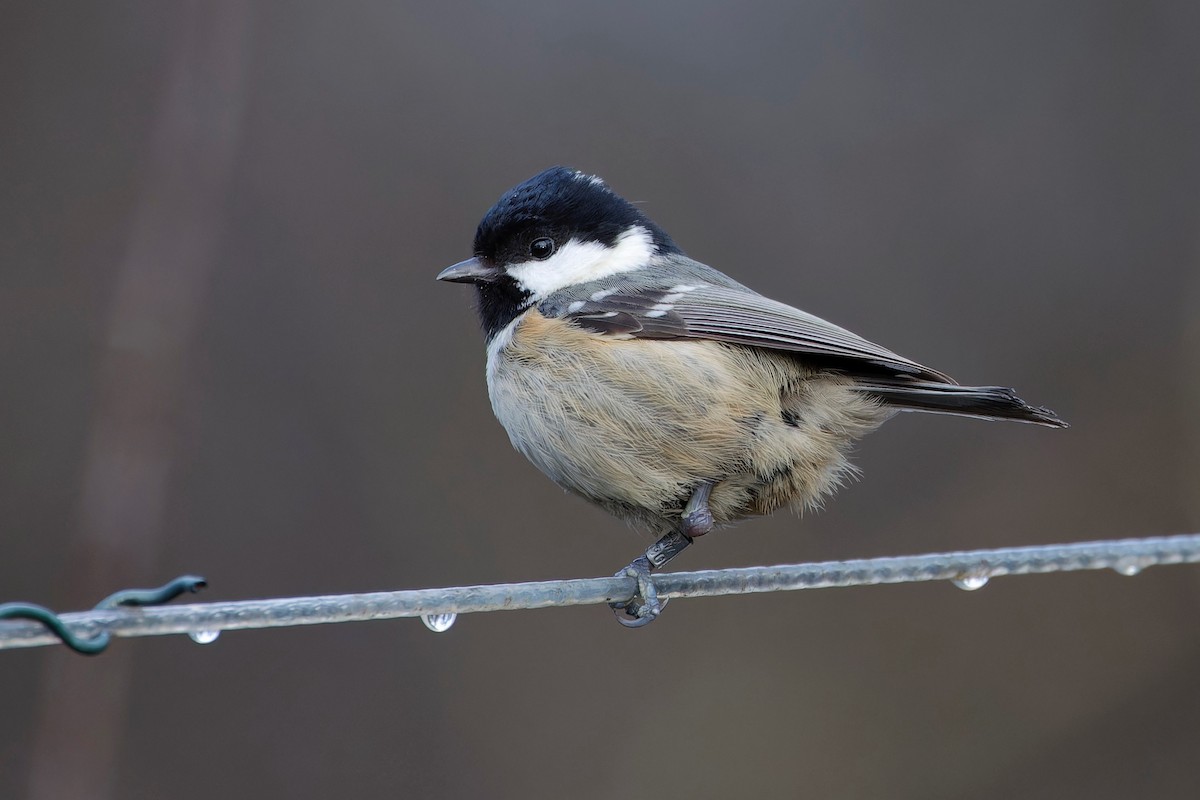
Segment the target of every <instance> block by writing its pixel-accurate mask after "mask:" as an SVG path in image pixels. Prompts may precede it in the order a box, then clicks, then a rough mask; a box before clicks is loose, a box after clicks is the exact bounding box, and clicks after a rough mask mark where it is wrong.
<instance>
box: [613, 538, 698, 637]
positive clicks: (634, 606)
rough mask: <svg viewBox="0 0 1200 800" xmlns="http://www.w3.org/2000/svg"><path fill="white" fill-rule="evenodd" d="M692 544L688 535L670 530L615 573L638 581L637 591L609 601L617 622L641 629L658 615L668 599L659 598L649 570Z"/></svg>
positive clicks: (661, 564)
mask: <svg viewBox="0 0 1200 800" xmlns="http://www.w3.org/2000/svg"><path fill="white" fill-rule="evenodd" d="M691 543H692V538H691V537H690V536H688V535H687V534H684V533H681V532H679V531H672V532H671V533H668V534H667V535H666V536H664V537H662V538H661V539H659V540H658V541H657V542H655V543H654V544H652V545H650V546H649V547H648V548H646V553H645V555H642V556H638V557H637V558H635V559H634V560H633V561H632V562H631V563H630V564H629V566H627V567H625V569H623V570H621V571H620V572H618V573H617V577H619V578H625V577H628V578H634V579H636V580H637V590H636V591H635V592H634V593H633V597H631V598H629V599H628V600H625V601H622V602H619V603H609V607H610V608H611V609H612V610H613V613H614V614H616V617H617V622H619V623H621V624H622V625H624V626H625V627H626V628H640V627H642V626H643V625H649V624H650V623H651V622H653V621H654V620H655V619H657V618H658V615H659V614H661V613H662V610H663V609H664V608H665V607H666V605H667V601H666V600H662V601H660V600H659V599H658V590H657V589H656V588H655V586H654V579H653V578H652V577H651V575H650V573H651V571H653V570H656V569H659V568H660V567H662V566H663V565H664V564H666V563H667V562H668V561H670V560H671V559H672V558H674V557H675V556H677V555H679V553H681V552H682V551H683V549H684V548H685V547H687V546H688V545H689V544H691Z"/></svg>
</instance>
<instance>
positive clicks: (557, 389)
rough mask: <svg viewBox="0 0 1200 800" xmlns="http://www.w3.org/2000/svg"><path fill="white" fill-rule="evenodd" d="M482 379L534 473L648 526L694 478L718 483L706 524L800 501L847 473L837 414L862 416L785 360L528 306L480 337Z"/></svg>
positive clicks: (681, 498) (833, 385)
mask: <svg viewBox="0 0 1200 800" xmlns="http://www.w3.org/2000/svg"><path fill="white" fill-rule="evenodd" d="M487 380H488V393H489V396H490V398H491V402H492V408H493V410H494V411H495V414H496V417H497V419H499V421H500V423H501V424H502V425H503V426H504V428H505V430H506V431H507V432H508V435H509V438H510V439H511V440H512V443H513V445H514V446H515V447H516V448H517V449H518V450H520V451H521V452H522V453H523V454H524V455H525V456H526V457H528V458H529V459H530V460H531V461H532V462H533V463H534V465H536V466H537V467H538V468H539V469H541V470H542V471H543V472H544V473H546V474H547V475H548V476H549V477H550V478H552V479H553V480H555V481H556V482H557V483H559V484H560V485H562V486H564V487H565V488H567V489H570V490H571V491H574V492H576V493H578V494H580V495H582V496H584V497H586V498H588V499H590V500H592V501H594V502H597V503H600V504H601V505H603V506H605V507H606V508H608V509H609V510H610V511H613V512H614V513H617V514H618V515H621V516H625V517H627V518H630V519H632V520H634V521H638V522H649V523H662V524H661V525H659V527H663V526H665V525H666V523H665V522H664V520H669V519H670V518H671V517H672V516H673V515H674V516H677V514H678V510H679V509H681V508H682V506H683V505H684V504H685V503H686V502H687V499H688V496H689V495H690V493H691V491H692V490H693V489H694V488H695V486H696V485H697V484H698V483H699V482H702V481H715V482H717V486H716V488H715V489H714V491H713V496H712V501H711V504H712V508H713V512H714V517H715V518H716V519H717V521H718V522H728V521H731V520H733V519H737V518H739V517H741V516H745V515H746V514H749V513H756V514H757V513H768V512H769V511H770V510H773V508H774V507H775V506H778V505H780V504H782V503H787V502H810V501H812V500H813V499H814V497H815V496H816V495H817V494H820V493H821V492H823V491H825V490H827V489H828V486H827V484H829V482H830V481H836V479H837V475H836V474H834V473H837V472H839V471H840V470H842V469H844V468H845V465H844V459H842V456H841V452H842V450H843V449H844V448H845V446H846V445H848V444H849V441H850V438H852V437H851V436H850V435H849V433H848V430H849V429H847V428H846V427H845V426H844V425H842V427H841V428H840V429H839V428H838V426H839V425H841V424H842V422H844V420H843V419H842V417H844V416H845V413H844V412H843V411H842V410H840V409H839V407H840V406H845V407H846V409H845V410H846V411H850V412H854V411H858V412H869V411H870V409H869V408H864V406H863V402H862V401H861V400H860V399H858V397H857V395H855V394H854V393H853V392H850V391H848V390H847V389H845V387H844V385H843V382H839V380H838V379H836V378H832V377H830V376H820V375H817V374H815V373H813V372H811V371H810V370H807V369H805V368H804V367H803V366H802V365H801V364H799V363H798V362H797V361H796V360H795V359H794V358H791V357H789V356H786V355H782V354H778V353H773V352H771V351H763V350H758V349H755V348H745V347H737V346H730V345H725V344H720V343H717V342H712V341H706V340H670V341H663V340H649V339H618V338H612V337H605V336H601V335H598V334H595V333H591V332H588V331H585V330H582V329H580V328H578V327H576V326H575V325H574V324H572V323H570V322H567V321H564V320H561V319H556V318H548V317H545V316H543V315H542V314H541V313H539V312H538V310H537V309H536V308H534V309H531V310H529V311H527V312H526V313H525V314H523V315H522V316H520V317H518V318H517V319H516V320H514V321H513V322H512V323H511V324H509V325H508V326H507V327H506V328H504V329H503V330H501V331H500V332H499V333H497V334H496V335H495V336H494V337H492V339H491V341H490V342H489V344H488V358H487ZM867 416H870V414H867ZM870 427H873V424H871V425H870ZM864 432H865V430H864ZM826 473H829V474H828V475H826ZM772 487H775V488H772Z"/></svg>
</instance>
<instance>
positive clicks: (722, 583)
mask: <svg viewBox="0 0 1200 800" xmlns="http://www.w3.org/2000/svg"><path fill="white" fill-rule="evenodd" d="M1197 562H1200V534H1185V535H1180V536H1164V537H1153V538H1144V539H1123V540H1119V541H1101V542H1082V543H1078V544H1063V545H1042V546H1036V547H1014V548H1000V549H996V550H974V551H969V552H956V553H935V554H929V555H920V556H903V557H899V558H872V559H862V560H856V561H827V562H822V563H815V564H785V565H780V566H774V567H747V568H740V569H720V570H707V571H702V572H670V573H664V574H661V575H656V576H655V578H654V582H655V586H656V587H657V588H658V593H659V596H660V597H665V598H682V597H713V596H717V595H726V594H753V593H757V592H779V591H792V590H795V589H824V588H831V587H835V586H869V585H875V584H882V583H913V582H918V581H939V580H949V581H953V582H954V583H955V584H956V585H958V586H959V587H960V588H963V589H977V588H979V587H981V586H983V585H984V584H985V583H987V581H988V580H989V579H991V578H997V577H1000V576H1003V575H1027V574H1033V573H1044V572H1070V571H1073V570H1085V569H1113V570H1116V571H1117V572H1119V573H1120V574H1122V575H1135V574H1137V573H1138V572H1140V571H1141V570H1143V569H1145V568H1146V567H1150V566H1159V565H1165V564H1192V563H1197ZM634 584H635V581H634V579H633V578H628V577H619V578H618V577H613V578H582V579H576V580H560V581H543V582H538V583H509V584H496V585H490V586H459V587H452V588H445V589H415V590H406V591H397V592H371V593H366V594H343V595H326V596H315V597H292V598H281V599H272V600H244V601H237V602H224V603H195V604H191V605H179V606H149V607H145V608H135V609H124V608H122V609H95V610H92V611H81V612H74V613H68V614H62V615H61V620H62V622H63V623H64V624H65V625H66V626H67V627H68V628H70V629H71V631H73V632H74V633H75V634H76V635H77V636H80V637H94V636H100V635H102V634H104V633H106V632H107V633H109V634H111V635H113V636H161V635H165V634H179V633H186V634H189V635H190V636H191V637H192V638H193V639H194V640H195V641H198V642H209V641H212V640H214V639H216V637H217V634H218V633H219V632H220V631H225V630H239V629H247V628H279V627H288V626H293V625H317V624H322V623H333V622H354V621H359V620H370V619H393V618H396V617H423V618H425V621H426V624H427V625H428V626H429V627H431V628H433V629H434V630H445V629H446V628H448V627H449V626H450V623H452V622H453V615H457V614H466V613H477V612H482V611H515V610H517V609H523V608H547V607H551V606H556V607H557V606H577V605H590V604H599V603H612V602H616V601H622V600H628V599H629V598H630V597H631V596H632V595H633V592H634V590H635V585H634ZM57 642H59V639H58V638H57V637H56V636H55V635H54V634H53V633H50V632H49V631H47V629H46V628H45V627H43V626H42V625H40V624H38V623H35V622H27V621H9V622H0V650H3V649H10V648H18V647H37V646H40V645H47V644H55V643H57Z"/></svg>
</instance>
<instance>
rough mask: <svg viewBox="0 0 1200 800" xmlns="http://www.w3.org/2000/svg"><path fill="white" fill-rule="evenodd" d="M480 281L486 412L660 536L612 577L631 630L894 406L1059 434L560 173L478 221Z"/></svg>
mask: <svg viewBox="0 0 1200 800" xmlns="http://www.w3.org/2000/svg"><path fill="white" fill-rule="evenodd" d="M438 280H443V281H455V282H462V283H473V284H474V285H475V287H476V290H477V292H478V296H479V297H478V300H479V309H478V310H479V315H480V318H481V320H482V322H483V330H484V336H485V338H486V341H487V386H488V394H489V395H490V397H491V402H492V409H493V410H494V411H495V414H496V417H497V419H499V420H500V423H501V424H502V425H503V426H504V428H505V430H506V431H508V435H509V438H510V439H511V440H512V443H513V446H514V447H516V449H517V450H519V451H521V452H522V453H524V454H525V456H526V457H527V458H528V459H529V460H530V461H532V462H533V463H534V464H535V465H536V466H537V467H538V469H540V470H541V471H542V472H544V473H546V475H548V476H549V477H550V478H551V479H552V480H554V481H555V482H556V483H558V484H559V485H560V486H562V487H563V488H565V489H567V490H569V491H571V492H573V493H575V494H577V495H579V496H581V497H583V498H584V499H586V500H589V501H591V502H593V503H595V504H597V505H599V506H601V507H602V508H604V509H606V510H608V511H610V512H611V513H613V514H615V515H616V516H618V517H621V518H623V519H625V520H627V521H629V522H632V523H633V524H635V525H639V526H643V527H645V528H648V529H649V530H651V531H653V532H655V533H658V534H662V538H660V539H659V540H658V541H657V542H656V543H655V544H654V545H652V546H651V547H650V548H649V549H648V550H647V551H646V553H645V554H644V555H642V556H640V557H638V558H637V559H635V560H634V561H633V563H631V564H630V565H629V566H628V567H627V568H626V569H625V570H623V571H622V573H618V574H627V575H630V576H632V577H635V578H636V579H637V585H638V590H637V594H636V595H635V596H634V597H633V599H632V600H630V601H628V602H625V603H615V604H614V609H615V610H616V611H617V614H618V619H619V620H621V621H622V624H625V625H627V626H630V627H638V626H640V625H643V624H645V623H646V622H649V621H651V620H653V619H654V618H655V617H656V616H657V615H658V613H659V611H660V609H661V603H660V601H659V600H658V598H657V596H656V594H655V591H654V584H653V581H652V580H651V578H650V573H651V570H653V569H657V568H659V567H661V566H662V565H663V564H665V563H666V562H667V561H668V560H669V559H670V558H671V557H673V556H674V555H675V554H677V553H678V552H679V551H680V550H682V549H683V548H684V547H686V546H687V545H688V544H690V543H691V541H692V539H694V538H695V537H697V536H701V535H703V534H705V533H708V532H709V531H710V530H712V528H713V527H714V526H715V525H722V524H725V523H731V522H734V521H736V520H740V519H743V518H745V517H750V516H756V515H760V514H769V513H771V512H772V511H774V510H776V509H777V508H779V507H781V506H791V507H792V508H796V509H800V508H804V507H806V506H812V505H814V504H816V503H818V502H819V501H820V500H821V499H822V498H823V497H825V496H827V495H829V494H830V493H832V492H833V491H834V489H836V488H837V486H838V485H839V484H840V483H841V482H842V480H843V479H844V478H845V477H846V476H847V475H848V474H849V473H850V472H851V469H852V468H851V466H850V464H849V462H848V461H847V458H846V454H847V451H848V449H849V448H850V446H851V444H852V443H853V442H854V441H855V440H856V439H858V438H859V437H861V436H863V435H864V434H866V433H869V432H870V431H872V430H874V429H875V428H876V427H878V426H879V425H880V424H881V423H883V422H884V421H885V420H887V419H888V418H889V417H891V416H892V415H893V414H895V413H896V412H897V411H929V412H935V413H943V414H960V415H964V416H969V417H980V418H983V419H994V420H1015V421H1018V422H1032V423H1035V424H1038V425H1047V426H1050V427H1056V428H1062V427H1066V423H1064V422H1063V421H1062V420H1060V419H1059V418H1058V417H1057V416H1055V414H1054V413H1053V412H1052V411H1049V410H1047V409H1045V408H1035V407H1033V406H1030V405H1028V404H1026V403H1025V402H1024V401H1023V400H1021V399H1020V398H1019V397H1017V395H1016V394H1015V393H1014V392H1013V391H1012V390H1011V389H1005V388H1001V387H997V386H959V385H958V384H957V383H955V382H954V380H953V379H951V378H950V377H949V376H947V375H945V374H943V373H941V372H938V371H937V370H934V369H930V368H929V367H924V366H922V365H920V364H918V363H916V362H915V361H910V360H909V359H907V358H904V357H903V356H900V355H897V354H896V353H893V352H892V351H890V350H888V349H886V348H883V347H880V346H879V345H877V344H873V343H872V342H868V341H867V340H866V339H863V338H861V337H859V336H856V335H855V334H853V333H851V332H850V331H848V330H845V329H844V328H839V327H838V326H836V325H833V324H831V323H829V322H826V321H825V320H823V319H820V318H818V317H815V316H813V315H812V314H808V313H805V312H804V311H800V310H798V309H796V308H793V307H791V306H788V305H785V304H784V303H780V302H777V301H775V300H771V299H770V298H767V297H764V296H763V295H761V294H758V293H757V292H755V291H753V290H751V289H748V288H747V287H745V286H743V285H741V284H740V283H738V282H737V281H735V280H733V279H732V278H729V277H728V276H726V275H725V274H724V273H721V272H718V271H717V270H715V269H713V268H712V267H708V266H705V265H704V264H701V263H700V262H698V261H693V260H692V259H690V258H688V257H687V256H686V255H684V254H683V251H682V250H680V249H679V247H678V246H677V245H676V244H675V242H674V241H672V240H671V237H670V236H668V235H667V233H666V231H664V230H663V229H662V228H660V227H659V226H658V225H656V224H655V223H654V222H652V221H651V220H650V219H649V218H648V217H647V216H646V215H645V214H643V213H642V212H641V211H640V210H639V209H638V208H637V207H636V206H634V205H633V204H632V203H629V202H628V201H626V200H625V199H623V198H621V197H620V196H618V195H617V194H616V193H615V192H613V191H612V190H611V189H610V188H609V187H608V186H607V184H605V183H604V181H602V180H601V179H599V178H597V177H595V176H592V175H586V174H584V173H582V172H578V171H576V170H572V169H567V168H565V167H553V168H551V169H548V170H546V171H544V172H542V173H540V174H538V175H535V176H534V177H532V178H530V179H529V180H527V181H525V182H524V183H522V184H520V185H518V186H516V187H514V188H512V189H510V190H509V191H508V192H507V193H505V194H504V196H503V197H501V198H500V200H499V201H498V202H497V203H496V204H495V205H494V206H492V208H491V209H490V210H489V211H488V212H487V214H485V215H484V217H483V221H482V222H480V223H479V228H478V230H477V231H476V233H475V246H474V257H473V258H470V259H467V260H466V261H463V262H461V263H458V264H455V265H454V266H452V267H449V268H447V269H445V270H443V271H442V273H441V274H440V275H438Z"/></svg>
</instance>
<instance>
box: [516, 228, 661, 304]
mask: <svg viewBox="0 0 1200 800" xmlns="http://www.w3.org/2000/svg"><path fill="white" fill-rule="evenodd" d="M653 255H654V240H653V239H652V238H651V236H650V231H648V230H646V229H645V228H643V227H642V226H640V225H634V226H633V227H631V228H629V230H627V231H625V232H624V233H622V234H621V235H620V236H618V237H617V240H616V242H614V243H613V245H612V247H609V246H607V245H603V244H600V243H599V242H581V241H579V240H578V239H571V240H570V241H569V242H567V243H566V244H564V245H563V246H562V247H560V248H558V251H557V252H556V253H555V254H554V255H552V256H550V257H549V258H547V259H546V260H545V261H526V262H523V263H521V264H514V265H512V266H510V267H508V268H507V272H508V274H509V275H511V276H512V278H513V279H514V280H515V281H516V282H517V283H518V284H519V285H520V286H521V288H522V289H524V290H525V291H527V292H529V294H530V295H531V296H532V297H533V300H534V302H539V301H541V300H544V299H546V298H547V297H549V296H550V295H552V294H554V293H555V292H557V291H559V290H560V289H565V288H567V287H568V286H576V285H578V284H581V283H591V282H592V281H598V280H600V279H602V278H607V277H609V276H612V275H619V274H621V273H622V272H633V271H634V270H639V269H642V268H643V267H645V266H646V265H647V264H648V263H649V261H650V258H651V257H652V256H653Z"/></svg>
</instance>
